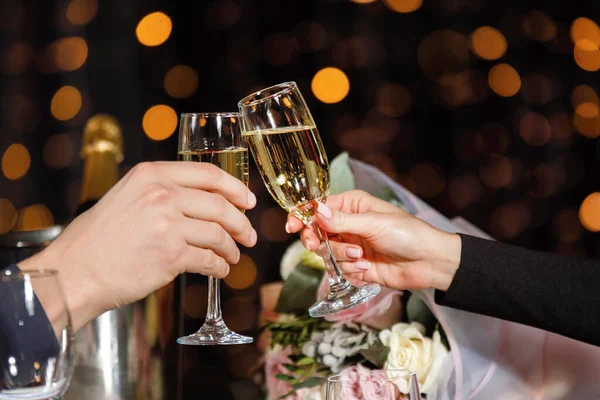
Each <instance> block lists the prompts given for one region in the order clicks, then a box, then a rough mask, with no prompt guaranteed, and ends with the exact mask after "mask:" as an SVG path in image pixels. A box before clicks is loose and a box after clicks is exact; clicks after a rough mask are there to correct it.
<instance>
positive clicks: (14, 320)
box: [0, 267, 75, 400]
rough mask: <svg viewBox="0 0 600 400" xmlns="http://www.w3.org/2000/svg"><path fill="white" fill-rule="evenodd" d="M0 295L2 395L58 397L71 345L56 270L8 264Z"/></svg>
mask: <svg viewBox="0 0 600 400" xmlns="http://www.w3.org/2000/svg"><path fill="white" fill-rule="evenodd" d="M0 299H2V304H0V400H9V399H30V400H42V399H44V400H46V399H59V398H61V397H62V396H64V394H65V393H66V391H67V389H68V388H69V385H70V383H71V379H72V376H73V364H74V361H75V351H74V350H75V349H74V346H73V333H72V330H71V316H70V314H69V309H68V308H67V302H66V299H65V297H64V294H63V291H62V288H61V286H60V283H59V281H58V272H56V271H50V270H47V271H21V270H19V269H18V268H14V267H13V268H8V269H6V270H4V271H2V272H0Z"/></svg>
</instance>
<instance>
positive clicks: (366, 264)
mask: <svg viewBox="0 0 600 400" xmlns="http://www.w3.org/2000/svg"><path fill="white" fill-rule="evenodd" d="M354 266H355V267H356V269H361V270H363V271H366V270H368V269H369V268H370V267H371V263H370V262H368V261H365V260H360V261H357V262H355V263H354Z"/></svg>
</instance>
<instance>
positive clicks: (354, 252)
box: [346, 247, 362, 258]
mask: <svg viewBox="0 0 600 400" xmlns="http://www.w3.org/2000/svg"><path fill="white" fill-rule="evenodd" d="M361 255H362V251H360V249H355V248H354V247H350V248H348V249H346V256H347V257H350V258H359V257H360V256H361Z"/></svg>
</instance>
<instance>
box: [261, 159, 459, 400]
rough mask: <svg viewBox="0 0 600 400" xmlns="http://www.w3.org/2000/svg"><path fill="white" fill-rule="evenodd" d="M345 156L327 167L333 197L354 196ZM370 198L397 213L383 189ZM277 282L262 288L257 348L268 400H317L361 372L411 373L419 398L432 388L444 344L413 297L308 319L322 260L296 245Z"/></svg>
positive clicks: (380, 299) (321, 280) (385, 293)
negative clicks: (337, 377) (337, 379)
mask: <svg viewBox="0 0 600 400" xmlns="http://www.w3.org/2000/svg"><path fill="white" fill-rule="evenodd" d="M347 157H348V156H347V154H342V155H340V156H339V157H338V158H336V159H335V160H333V162H332V163H331V175H332V182H335V183H336V186H333V187H332V193H339V192H342V191H345V190H349V189H354V187H353V186H354V182H353V175H352V172H351V171H350V170H349V168H348V164H347V163H346V160H347ZM373 194H375V195H377V196H378V197H380V198H383V199H385V200H387V201H390V202H394V203H395V204H397V205H398V206H401V207H402V201H401V200H400V199H398V198H397V197H396V196H395V195H394V194H393V192H392V191H390V190H382V191H380V192H378V193H373ZM281 278H282V281H281V282H276V283H271V284H267V285H264V286H263V287H262V289H261V300H262V307H263V309H262V313H261V319H262V323H263V333H262V336H261V339H260V340H259V346H260V347H261V349H262V350H263V351H264V353H265V357H264V373H265V376H264V382H265V387H266V392H267V393H266V394H267V398H268V399H269V400H274V399H291V400H295V399H314V400H320V399H324V398H325V382H326V377H327V376H328V375H330V374H336V373H343V372H349V373H357V372H358V373H360V372H361V371H363V370H365V369H378V370H388V369H389V370H398V369H404V370H411V371H415V372H416V373H417V377H418V380H419V383H420V385H421V391H422V393H423V394H424V395H427V393H429V392H432V393H433V391H434V390H435V389H436V382H437V377H438V375H439V373H440V370H441V367H442V364H443V362H444V360H445V358H446V357H447V355H448V353H449V350H448V344H447V341H446V339H445V335H444V332H443V331H442V329H441V328H440V325H439V324H438V323H437V320H436V318H435V316H434V315H433V313H432V312H431V311H430V309H429V307H428V306H427V305H426V303H425V302H424V301H423V300H422V299H421V298H420V297H419V296H416V295H413V294H412V293H410V292H401V291H397V290H392V289H388V288H382V291H381V293H380V294H379V295H378V296H377V297H376V298H375V299H373V300H371V301H369V302H366V303H363V304H361V305H360V306H358V307H355V308H352V309H350V310H347V311H344V312H342V313H338V314H335V315H331V316H328V317H326V318H324V319H321V318H319V319H316V318H312V317H310V316H309V315H308V311H307V310H308V308H309V307H310V306H311V305H312V304H313V303H314V302H315V301H316V300H317V299H321V298H324V297H325V296H326V295H327V292H328V280H327V274H326V273H325V266H324V263H323V260H322V259H321V258H320V257H319V256H317V255H316V254H314V253H313V252H311V251H309V250H306V249H305V248H304V247H303V246H302V244H301V243H300V241H297V242H295V243H293V244H292V245H291V246H290V247H289V248H288V249H287V251H286V253H285V254H284V256H283V258H282V260H281ZM400 386H401V385H400ZM400 389H401V388H400ZM401 390H402V389H401ZM365 398H368V397H365Z"/></svg>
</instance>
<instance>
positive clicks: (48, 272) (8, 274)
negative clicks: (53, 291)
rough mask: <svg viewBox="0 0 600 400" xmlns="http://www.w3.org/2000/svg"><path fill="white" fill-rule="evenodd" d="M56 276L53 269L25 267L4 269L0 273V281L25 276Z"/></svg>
mask: <svg viewBox="0 0 600 400" xmlns="http://www.w3.org/2000/svg"><path fill="white" fill-rule="evenodd" d="M56 277H58V271H57V270H54V269H39V270H37V269H25V270H18V271H10V270H9V271H4V272H2V274H1V275H0V282H10V281H24V280H26V279H27V278H30V279H40V278H56Z"/></svg>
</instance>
